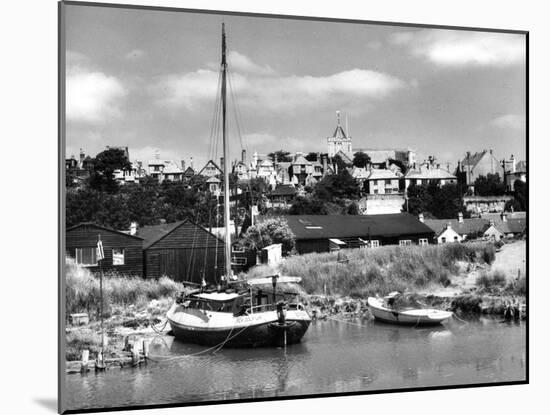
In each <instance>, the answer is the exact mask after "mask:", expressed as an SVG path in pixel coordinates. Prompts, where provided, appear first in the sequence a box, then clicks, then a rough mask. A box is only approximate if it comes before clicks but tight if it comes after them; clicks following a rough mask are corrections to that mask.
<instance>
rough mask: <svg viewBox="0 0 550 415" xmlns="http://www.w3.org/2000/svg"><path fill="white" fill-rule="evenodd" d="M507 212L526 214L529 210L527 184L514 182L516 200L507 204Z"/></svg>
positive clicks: (518, 181) (505, 207) (519, 181)
mask: <svg viewBox="0 0 550 415" xmlns="http://www.w3.org/2000/svg"><path fill="white" fill-rule="evenodd" d="M504 210H505V211H508V212H510V211H512V210H513V211H514V212H524V211H526V210H527V183H525V182H522V181H521V180H516V181H514V199H513V200H510V201H508V202H506V205H505V206H504Z"/></svg>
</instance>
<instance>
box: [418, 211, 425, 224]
mask: <svg viewBox="0 0 550 415" xmlns="http://www.w3.org/2000/svg"><path fill="white" fill-rule="evenodd" d="M418 220H419V221H420V222H422V223H424V214H423V213H419V214H418Z"/></svg>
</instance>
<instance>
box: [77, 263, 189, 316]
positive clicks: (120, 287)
mask: <svg viewBox="0 0 550 415" xmlns="http://www.w3.org/2000/svg"><path fill="white" fill-rule="evenodd" d="M66 270H67V272H66V311H67V314H71V313H78V312H83V311H85V312H88V313H89V314H90V317H93V315H92V313H94V312H95V313H97V312H98V310H99V304H100V290H99V278H97V277H96V276H94V275H93V274H92V273H91V272H90V271H88V270H87V269H86V268H82V267H79V266H78V265H77V264H76V263H75V262H74V260H73V259H71V258H67V259H66ZM181 290H183V285H182V284H180V283H177V282H175V281H173V280H171V279H170V278H168V277H162V278H160V279H158V280H144V279H142V278H139V277H123V276H119V275H114V274H109V273H106V274H105V278H104V279H103V304H104V310H105V311H106V313H109V309H110V307H111V306H112V305H129V304H140V303H145V302H148V301H150V300H153V299H159V298H162V297H171V296H174V295H175V294H176V293H178V292H179V291H181Z"/></svg>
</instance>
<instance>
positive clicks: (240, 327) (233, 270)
mask: <svg viewBox="0 0 550 415" xmlns="http://www.w3.org/2000/svg"><path fill="white" fill-rule="evenodd" d="M59 11H60V14H59V16H60V66H59V74H60V78H59V79H60V102H59V104H60V113H59V116H60V152H61V156H60V160H62V162H60V166H59V168H60V178H61V182H60V188H61V192H60V218H61V229H60V241H59V243H60V250H59V256H60V258H59V260H60V270H61V274H60V299H61V304H60V316H59V317H60V379H59V393H60V412H65V413H69V412H72V413H75V412H89V411H97V410H122V409H132V408H149V407H152V408H154V407H166V406H182V405H196V404H213V403H220V402H222V403H223V402H237V401H238V402H243V401H254V400H271V399H292V398H296V397H316V396H317V397H319V396H338V395H346V394H358V393H359V394H368V393H373V392H381V391H403V392H405V391H417V390H426V389H440V388H458V387H471V386H491V385H508V384H522V383H527V382H528V369H527V368H528V350H527V330H528V321H527V316H528V307H527V302H526V301H527V292H528V273H527V270H528V262H527V245H528V231H527V228H528V227H527V225H528V217H529V216H528V215H529V214H528V206H527V200H528V197H527V194H528V191H527V189H528V174H527V171H528V170H527V167H528V161H527V154H528V152H527V131H528V130H527V104H526V102H527V101H526V96H527V51H528V49H527V48H528V33H527V32H519V31H507V30H504V29H502V30H501V29H498V30H495V29H491V30H489V29H479V28H476V29H472V28H457V27H439V26H438V27H434V26H425V25H420V24H418V25H412V24H399V23H377V22H367V21H356V20H355V21H346V20H336V19H329V18H323V19H321V18H318V19H317V18H301V17H295V16H271V15H254V14H247V13H226V12H221V11H220V12H213V11H201V10H188V9H174V8H160V7H142V6H129V5H125V6H116V5H108V4H104V5H102V4H98V3H93V4H86V3H79V2H70V1H69V2H61V3H60V9H59ZM63 162H64V165H63Z"/></svg>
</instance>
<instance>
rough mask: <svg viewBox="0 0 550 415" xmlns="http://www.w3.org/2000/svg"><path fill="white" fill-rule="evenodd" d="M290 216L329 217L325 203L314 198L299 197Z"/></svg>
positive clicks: (292, 207)
mask: <svg viewBox="0 0 550 415" xmlns="http://www.w3.org/2000/svg"><path fill="white" fill-rule="evenodd" d="M288 213H289V215H328V210H327V207H326V205H325V203H324V202H323V201H321V200H319V199H317V198H314V197H297V198H296V200H295V201H294V203H292V206H291V207H290V209H289V210H288Z"/></svg>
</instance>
